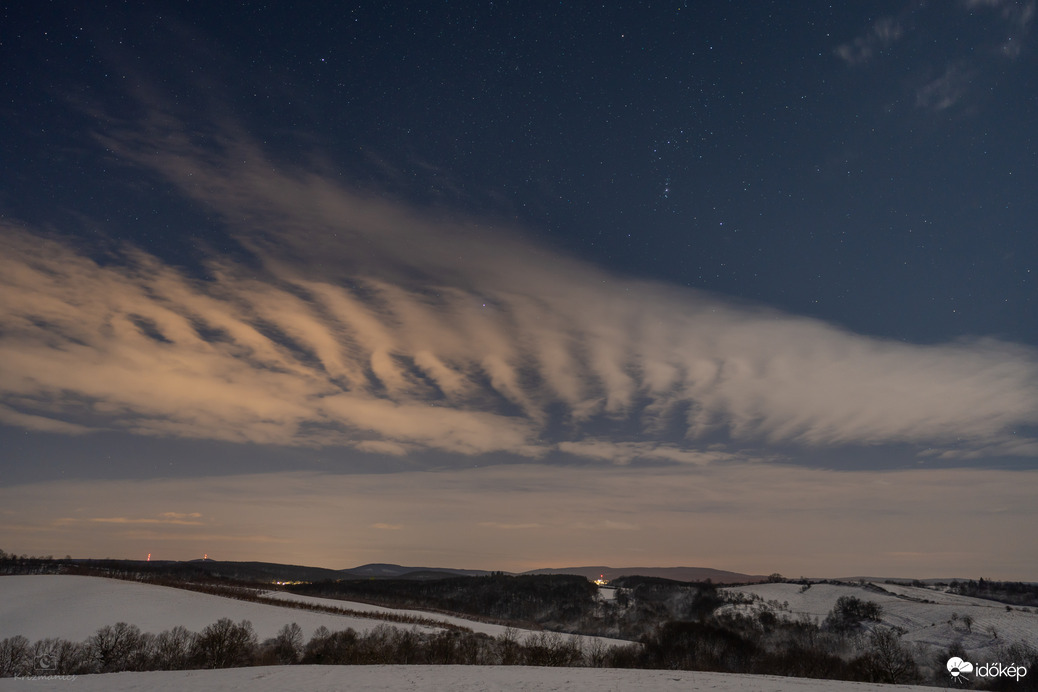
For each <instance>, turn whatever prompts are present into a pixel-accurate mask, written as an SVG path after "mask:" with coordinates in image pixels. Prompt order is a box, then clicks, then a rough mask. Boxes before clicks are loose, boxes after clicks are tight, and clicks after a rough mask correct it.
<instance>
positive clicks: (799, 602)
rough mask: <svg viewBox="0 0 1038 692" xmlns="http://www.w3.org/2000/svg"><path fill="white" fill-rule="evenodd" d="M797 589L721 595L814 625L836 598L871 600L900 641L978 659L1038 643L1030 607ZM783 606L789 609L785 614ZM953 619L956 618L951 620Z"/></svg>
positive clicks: (854, 588) (872, 591) (888, 589)
mask: <svg viewBox="0 0 1038 692" xmlns="http://www.w3.org/2000/svg"><path fill="white" fill-rule="evenodd" d="M802 588H803V587H802V586H801V585H800V584H754V585H752V586H738V587H729V588H727V589H725V590H727V591H732V592H741V593H745V594H756V595H758V596H760V597H761V598H762V599H763V600H764V601H765V602H767V601H771V602H772V605H776V604H777V605H779V606H780V607H779V608H776V613H777V614H778V615H780V616H783V615H784V616H786V617H796V616H798V615H807V616H809V617H811V618H817V619H818V620H819V621H822V620H823V619H825V616H826V615H828V613H829V611H831V610H832V608H833V606H834V605H836V600H837V599H838V598H839V597H840V596H854V597H857V598H860V599H862V600H865V601H874V602H875V603H877V604H879V605H880V606H881V607H882V608H883V613H882V618H881V620H882V622H883V623H884V624H887V625H890V626H896V627H902V628H904V629H905V630H907V631H906V633H905V635H904V636H903V637H902V641H904V642H909V643H912V642H917V643H921V644H927V645H930V646H934V647H937V648H939V649H946V648H947V647H948V646H949V645H950V644H952V643H953V642H956V641H961V642H962V645H963V647H965V649H966V651H968V652H969V653H970V655H971V656H975V657H977V658H978V659H983V658H985V657H988V656H991V655H993V654H994V653H995V650H996V649H997V648H998V647H999V646H1001V645H1002V644H1010V643H1013V642H1016V641H1026V642H1030V643H1032V644H1033V643H1034V642H1035V641H1038V613H1036V612H1034V609H1033V608H1028V609H1027V611H1024V610H1021V609H1020V608H1018V607H1015V606H1014V607H1013V608H1012V609H1011V610H1008V611H1007V610H1006V606H1005V604H1002V603H997V602H995V601H989V600H985V599H982V598H971V597H969V596H959V595H956V594H949V593H945V592H942V591H937V590H934V589H927V588H922V587H915V586H901V585H893V584H881V583H871V584H869V586H868V588H867V587H863V586H860V585H856V584H812V585H811V588H809V589H807V590H806V591H801V589H802ZM927 601H932V602H927ZM776 602H777V603H776ZM784 604H788V609H787V608H786V607H785V605H784ZM953 615H955V616H957V618H956V619H954V620H953V618H952V616H953ZM966 615H969V616H971V617H972V618H973V623H972V626H971V627H969V628H968V627H967V626H966V624H965V623H963V621H962V618H963V616H966ZM996 635H997V636H996Z"/></svg>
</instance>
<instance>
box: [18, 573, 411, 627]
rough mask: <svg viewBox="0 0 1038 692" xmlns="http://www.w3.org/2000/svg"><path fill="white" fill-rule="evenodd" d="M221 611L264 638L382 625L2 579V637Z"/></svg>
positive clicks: (195, 622) (116, 583) (82, 584)
mask: <svg viewBox="0 0 1038 692" xmlns="http://www.w3.org/2000/svg"><path fill="white" fill-rule="evenodd" d="M222 617H228V618H231V619H232V620H234V621H235V622H238V621H240V620H249V621H251V622H252V627H253V629H254V630H255V631H256V635H257V636H258V637H259V638H260V639H261V640H262V639H264V638H267V637H273V636H274V635H275V634H277V631H278V630H279V629H281V627H282V626H283V625H286V624H288V623H292V622H295V623H298V624H299V626H300V627H302V629H303V634H304V636H306V637H307V638H309V637H310V636H312V635H313V631H314V630H315V629H317V628H318V627H320V626H322V625H323V626H325V627H327V628H328V629H330V630H343V629H346V628H348V627H352V628H353V629H355V630H357V631H358V632H359V631H365V630H368V629H371V628H373V627H375V626H377V625H379V624H381V623H382V621H381V620H376V619H368V618H358V617H348V616H343V615H334V614H331V613H318V612H312V611H308V610H300V609H298V608H280V607H278V606H273V605H264V604H261V603H250V602H248V601H237V600H234V599H230V598H222V597H220V596H210V595H208V594H203V593H197V592H194V591H185V590H183V589H174V588H171V587H167V586H154V585H152V584H140V583H136V582H129V581H123V580H119V579H105V578H102V577H77V576H67V575H45V574H44V575H11V576H3V577H0V639H2V638H4V637H11V636H14V635H17V634H20V635H23V636H25V637H27V638H29V639H30V640H35V639H43V638H45V637H60V638H63V639H68V640H70V641H81V640H83V639H86V638H87V637H89V636H90V635H92V634H93V633H94V632H95V631H97V629H98V628H100V627H103V626H104V625H112V624H115V623H117V622H126V623H128V624H131V625H137V626H138V627H140V629H141V631H142V632H152V633H155V634H157V633H159V632H161V631H163V630H167V629H170V628H172V627H175V626H177V625H183V626H184V627H186V628H187V629H189V630H192V631H196V632H197V631H200V630H202V629H203V628H205V627H206V626H207V625H210V624H212V623H214V622H216V620H218V619H220V618H222ZM409 627H410V626H409ZM425 629H427V630H428V629H431V628H425Z"/></svg>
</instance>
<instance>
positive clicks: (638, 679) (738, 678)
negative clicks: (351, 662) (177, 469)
mask: <svg viewBox="0 0 1038 692" xmlns="http://www.w3.org/2000/svg"><path fill="white" fill-rule="evenodd" d="M934 689H935V688H933V687H919V686H915V685H875V684H868V683H862V682H836V681H833V680H808V679H804V678H778V677H772V676H765V675H729V674H725V673H697V672H692V671H672V670H616V669H602V668H531V667H524V666H271V667H263V668H236V669H231V670H191V671H177V672H152V673H111V674H108V675H81V676H79V677H78V678H76V679H75V680H74V681H69V680H34V681H27V680H17V679H12V678H6V679H0V692H3V691H5V690H11V691H12V692H14V691H23V690H34V691H35V690H39V691H41V692H43V691H52V692H71V691H72V690H75V692H181V691H182V690H192V691H193V692H230V691H231V690H249V692H283V690H296V691H298V692H352V691H354V690H357V691H359V690H364V691H365V692H397V691H398V690H415V691H420V690H421V691H424V690H429V691H435V692H442V691H443V690H451V692H483V691H486V692H498V691H501V692H503V691H505V690H508V691H512V690H522V691H523V692H578V691H579V692H584V691H585V690H596V691H601V692H628V691H629V690H638V691H639V692H679V691H680V692H689V690H712V691H713V692H744V691H745V692H867V691H868V690H877V691H878V690H890V691H893V690H914V691H915V692H933V690H934Z"/></svg>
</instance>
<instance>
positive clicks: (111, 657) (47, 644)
mask: <svg viewBox="0 0 1038 692" xmlns="http://www.w3.org/2000/svg"><path fill="white" fill-rule="evenodd" d="M593 642H594V643H592V644H591V645H590V646H588V647H584V646H583V645H582V643H581V640H580V639H577V638H574V637H564V636H563V635H561V634H559V633H557V632H540V633H537V634H532V635H527V636H525V637H520V636H519V633H518V631H516V630H513V629H508V630H506V631H505V633H504V634H502V635H501V636H499V637H491V636H489V635H486V634H481V633H475V632H471V631H458V630H441V631H437V632H428V631H420V630H419V629H418V628H416V627H412V628H410V629H404V628H398V627H392V626H389V625H384V624H383V625H378V626H376V627H374V628H373V629H371V630H368V631H367V632H356V631H354V630H353V629H346V630H342V631H338V632H331V631H329V630H328V629H327V628H325V627H319V628H318V629H317V630H316V631H315V632H314V635H313V636H312V637H311V638H310V640H309V641H308V642H305V643H304V639H303V631H302V628H300V627H299V625H298V624H296V623H292V624H290V625H285V626H284V627H282V628H281V630H280V631H279V632H278V634H277V636H275V637H272V638H270V639H267V640H265V641H263V642H260V641H258V639H257V637H256V634H255V632H254V631H253V628H252V624H251V623H250V622H249V621H248V620H242V621H241V622H238V623H235V622H233V621H232V620H230V619H228V618H222V619H220V620H218V621H217V622H215V623H213V624H212V625H209V626H208V627H206V628H205V629H203V630H202V631H201V632H198V633H195V632H191V631H189V630H187V629H186V628H184V627H180V626H178V627H174V628H173V629H170V630H166V631H164V632H162V633H160V634H158V635H153V634H150V633H142V632H141V631H140V629H139V628H138V627H137V626H135V625H129V624H126V623H125V622H120V623H117V624H115V625H105V626H104V627H102V628H100V629H99V630H97V632H95V633H94V634H93V635H92V636H90V637H89V638H88V639H86V640H85V641H83V642H78V643H77V642H69V641H67V640H64V639H41V640H38V641H36V642H32V643H30V642H29V640H28V639H26V638H25V637H22V636H15V637H9V638H7V639H3V640H0V677H14V676H32V675H83V674H88V673H115V672H122V671H145V670H190V669H199V668H234V667H242V666H252V665H291V664H297V663H303V664H327V665H331V664H334V665H365V664H367V665H372V664H480V665H529V666H607V665H615V664H616V663H617V661H630V660H634V656H633V654H632V653H631V652H627V653H626V654H623V655H619V654H618V649H616V648H606V647H605V646H603V645H602V644H601V643H600V642H598V641H597V640H593ZM620 648H625V647H620ZM630 649H631V650H632V651H634V650H636V649H637V646H636V645H631V647H630Z"/></svg>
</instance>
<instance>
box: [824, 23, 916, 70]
mask: <svg viewBox="0 0 1038 692" xmlns="http://www.w3.org/2000/svg"><path fill="white" fill-rule="evenodd" d="M903 35H904V27H903V26H902V24H901V22H900V21H898V20H897V19H895V18H893V17H881V18H880V19H877V20H876V22H875V23H874V24H873V25H872V26H871V27H870V28H869V30H868V31H867V32H866V33H865V34H864V35H862V36H859V37H857V38H855V39H854V40H853V41H851V42H849V43H843V44H841V45H839V46H837V47H836V50H835V51H834V52H835V53H836V55H837V56H839V57H840V58H841V59H842V60H843V61H844V62H846V63H847V64H848V65H851V66H856V65H861V64H863V63H865V62H868V61H869V60H870V59H871V58H872V56H873V55H875V53H876V52H877V51H881V50H883V49H884V48H886V47H887V46H889V45H891V44H892V43H894V42H896V41H897V40H898V39H900V38H901V37H902V36H903Z"/></svg>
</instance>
